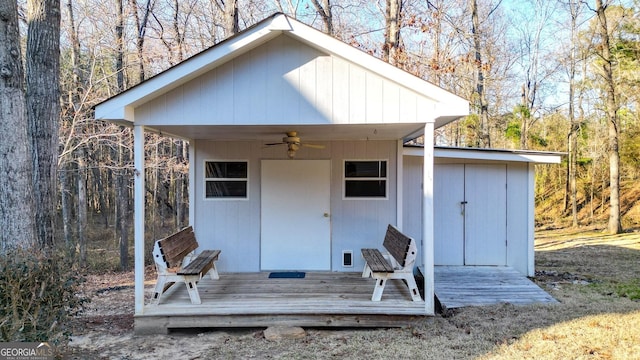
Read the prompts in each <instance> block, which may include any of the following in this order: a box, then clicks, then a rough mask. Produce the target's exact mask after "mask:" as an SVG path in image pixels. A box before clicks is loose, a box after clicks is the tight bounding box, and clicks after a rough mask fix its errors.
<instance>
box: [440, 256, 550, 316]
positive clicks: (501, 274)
mask: <svg viewBox="0 0 640 360" xmlns="http://www.w3.org/2000/svg"><path fill="white" fill-rule="evenodd" d="M434 276H435V279H434V280H435V293H436V298H437V299H438V301H439V302H440V304H441V306H442V307H443V308H444V309H445V310H446V309H453V308H460V307H465V306H486V305H496V304H501V303H510V304H517V305H529V304H536V303H555V302H557V301H556V300H555V299H554V298H553V297H551V296H550V295H549V294H547V293H546V292H545V291H544V290H542V289H541V288H540V287H539V286H538V285H536V284H534V283H533V282H532V281H531V280H529V279H528V278H527V277H526V276H524V275H522V274H520V273H519V272H518V271H516V270H514V269H513V268H511V267H498V266H436V267H435V268H434Z"/></svg>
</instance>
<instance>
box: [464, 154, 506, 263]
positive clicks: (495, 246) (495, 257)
mask: <svg viewBox="0 0 640 360" xmlns="http://www.w3.org/2000/svg"><path fill="white" fill-rule="evenodd" d="M464 193H465V201H466V204H465V210H464V211H465V231H464V233H465V235H464V236H465V241H464V244H465V249H464V253H465V255H464V257H465V265H498V266H503V265H506V264H507V168H506V165H475V164H467V165H465V189H464Z"/></svg>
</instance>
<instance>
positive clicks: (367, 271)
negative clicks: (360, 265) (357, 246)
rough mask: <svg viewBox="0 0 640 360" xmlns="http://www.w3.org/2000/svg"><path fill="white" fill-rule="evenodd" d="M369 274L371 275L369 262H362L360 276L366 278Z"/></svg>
mask: <svg viewBox="0 0 640 360" xmlns="http://www.w3.org/2000/svg"><path fill="white" fill-rule="evenodd" d="M369 276H371V268H370V267H369V264H367V263H364V269H363V270H362V277H363V278H368V277H369Z"/></svg>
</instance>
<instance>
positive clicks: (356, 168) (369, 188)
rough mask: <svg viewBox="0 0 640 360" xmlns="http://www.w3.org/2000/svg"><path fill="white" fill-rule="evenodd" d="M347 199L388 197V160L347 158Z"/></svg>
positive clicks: (345, 189)
mask: <svg viewBox="0 0 640 360" xmlns="http://www.w3.org/2000/svg"><path fill="white" fill-rule="evenodd" d="M344 197H345V199H366V198H373V199H386V198H387V161H386V160H345V162H344Z"/></svg>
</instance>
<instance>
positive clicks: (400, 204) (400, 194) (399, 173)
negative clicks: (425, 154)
mask: <svg viewBox="0 0 640 360" xmlns="http://www.w3.org/2000/svg"><path fill="white" fill-rule="evenodd" d="M403 149H404V140H403V139H400V140H398V149H397V150H396V152H397V154H396V227H397V228H398V230H400V231H402V227H403V226H404V157H403V153H404V151H403Z"/></svg>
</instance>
